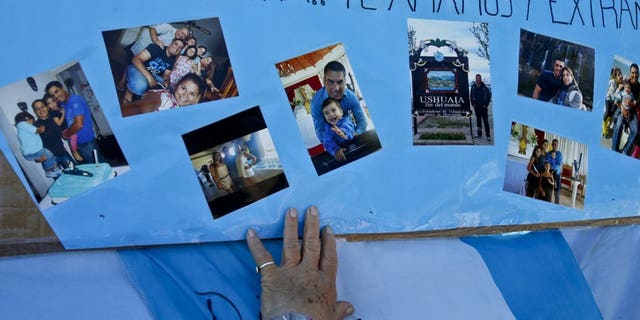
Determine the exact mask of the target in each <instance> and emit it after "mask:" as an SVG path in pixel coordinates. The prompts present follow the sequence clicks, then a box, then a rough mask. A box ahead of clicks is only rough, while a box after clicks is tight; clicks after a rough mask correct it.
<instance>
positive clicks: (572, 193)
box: [503, 122, 589, 210]
mask: <svg viewBox="0 0 640 320" xmlns="http://www.w3.org/2000/svg"><path fill="white" fill-rule="evenodd" d="M588 159H589V158H588V153H587V145H586V144H583V143H578V142H576V141H573V140H570V139H567V138H565V137H562V136H559V135H557V134H554V133H551V132H548V131H544V130H541V129H537V128H534V127H530V126H527V125H524V124H521V123H517V122H512V123H511V139H510V141H509V148H508V152H507V162H506V170H505V178H504V185H503V190H504V191H508V192H511V193H516V194H520V195H523V196H526V197H529V198H534V199H538V200H542V201H547V202H553V203H555V204H559V205H562V206H567V207H571V208H575V209H580V210H582V209H583V208H584V198H585V193H586V188H587V171H588V170H587V169H588V164H589V161H588Z"/></svg>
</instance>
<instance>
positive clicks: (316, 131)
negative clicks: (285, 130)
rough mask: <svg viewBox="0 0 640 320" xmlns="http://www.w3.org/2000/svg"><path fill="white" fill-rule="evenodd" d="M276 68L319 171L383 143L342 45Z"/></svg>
mask: <svg viewBox="0 0 640 320" xmlns="http://www.w3.org/2000/svg"><path fill="white" fill-rule="evenodd" d="M275 67H276V70H277V71H278V74H279V76H280V80H281V82H282V85H283V86H284V90H285V93H286V94H287V99H288V100H289V104H290V107H291V111H292V112H293V115H294V117H295V119H296V122H297V124H298V129H299V131H300V134H301V135H302V139H303V141H304V144H305V147H306V148H307V152H308V153H309V156H310V157H311V161H312V162H313V166H314V167H315V169H316V172H317V174H318V175H323V174H325V173H327V172H329V171H331V170H333V169H336V168H339V167H341V166H344V165H345V164H348V163H351V162H353V161H356V160H358V159H360V158H362V157H365V156H367V155H369V154H371V153H373V152H375V151H377V150H379V149H380V148H381V147H382V146H381V145H380V140H379V139H378V135H377V133H376V130H375V128H374V126H373V122H372V121H371V117H370V116H369V109H368V107H367V104H366V103H365V101H364V98H363V97H362V95H361V91H360V88H359V86H358V84H357V82H356V79H355V77H354V76H353V71H352V69H351V65H350V64H349V59H347V56H346V53H345V51H344V47H343V45H342V44H340V43H339V44H334V45H331V46H328V47H326V48H323V49H320V50H316V51H314V52H310V53H307V54H304V55H302V56H299V57H295V58H292V59H289V60H286V61H282V62H279V63H277V64H276V65H275Z"/></svg>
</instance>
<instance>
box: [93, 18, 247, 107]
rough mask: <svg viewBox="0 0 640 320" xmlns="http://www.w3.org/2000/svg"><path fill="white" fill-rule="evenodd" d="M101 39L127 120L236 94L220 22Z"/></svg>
mask: <svg viewBox="0 0 640 320" xmlns="http://www.w3.org/2000/svg"><path fill="white" fill-rule="evenodd" d="M102 35H103V38H104V43H105V46H106V48H107V54H108V56H109V63H110V65H111V72H112V73H113V80H114V82H115V85H116V89H117V91H118V101H119V103H120V109H121V112H122V116H123V117H127V116H131V115H136V114H141V113H148V112H154V111H163V110H168V109H174V108H179V107H184V106H190V105H194V104H198V103H202V102H207V101H213V100H220V99H225V98H229V97H235V96H237V95H238V89H237V86H236V82H235V78H234V76H233V69H232V67H231V62H230V60H229V55H228V53H227V47H226V44H225V40H224V36H223V34H222V28H221V26H220V20H219V19H218V18H210V19H202V20H190V21H183V22H173V23H161V24H154V25H148V26H141V27H135V28H127V29H120V30H111V31H104V32H103V33H102Z"/></svg>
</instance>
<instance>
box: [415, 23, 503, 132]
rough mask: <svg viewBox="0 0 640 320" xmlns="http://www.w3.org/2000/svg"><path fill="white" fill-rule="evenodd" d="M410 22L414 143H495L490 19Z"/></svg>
mask: <svg viewBox="0 0 640 320" xmlns="http://www.w3.org/2000/svg"><path fill="white" fill-rule="evenodd" d="M408 24H409V31H408V36H409V71H410V72H411V83H412V87H411V101H412V102H411V113H412V120H413V124H412V128H413V145H493V140H492V133H493V103H492V102H491V101H492V99H491V73H490V70H489V62H490V59H489V25H488V24H486V23H476V22H458V21H436V20H423V19H408Z"/></svg>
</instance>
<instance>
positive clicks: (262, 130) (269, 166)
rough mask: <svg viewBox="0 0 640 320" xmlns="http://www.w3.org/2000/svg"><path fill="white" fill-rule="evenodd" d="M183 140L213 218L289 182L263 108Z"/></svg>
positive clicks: (190, 135) (257, 108) (197, 131)
mask: <svg viewBox="0 0 640 320" xmlns="http://www.w3.org/2000/svg"><path fill="white" fill-rule="evenodd" d="M182 139H183V141H184V144H185V147H186V148H187V152H188V153H189V157H190V159H191V164H192V165H193V170H194V173H195V176H196V178H197V180H198V183H199V184H200V187H201V188H202V192H203V193H204V197H205V199H206V200H207V202H208V203H209V208H210V210H211V215H212V216H213V218H214V219H217V218H220V217H222V216H224V215H226V214H228V213H230V212H232V211H235V210H237V209H240V208H242V207H245V206H247V205H249V204H252V203H254V202H256V201H258V200H260V199H262V198H264V197H267V196H269V195H271V194H273V193H276V192H278V191H280V190H282V189H285V188H287V187H288V186H289V183H288V182H287V177H286V176H285V174H284V170H283V169H282V165H281V164H280V158H279V157H278V153H277V152H276V148H275V146H274V144H273V141H272V140H271V135H270V134H269V130H268V129H267V125H266V123H265V122H264V118H263V117H262V113H261V112H260V109H259V107H253V108H251V109H249V110H246V111H243V112H240V113H238V114H235V115H233V116H231V117H228V118H225V119H223V120H220V121H218V122H215V123H212V124H210V125H208V126H205V127H202V128H200V129H197V130H194V131H191V132H189V133H186V134H184V135H183V136H182Z"/></svg>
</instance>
